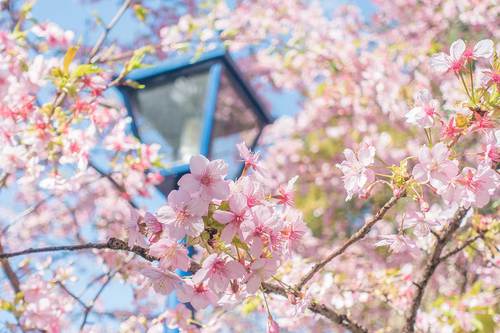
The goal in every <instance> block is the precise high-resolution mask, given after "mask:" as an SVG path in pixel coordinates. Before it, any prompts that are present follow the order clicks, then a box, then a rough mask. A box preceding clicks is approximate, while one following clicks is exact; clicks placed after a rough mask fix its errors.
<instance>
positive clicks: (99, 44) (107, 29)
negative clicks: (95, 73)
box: [89, 0, 132, 64]
mask: <svg viewBox="0 0 500 333" xmlns="http://www.w3.org/2000/svg"><path fill="white" fill-rule="evenodd" d="M131 3H132V0H125V1H124V2H123V4H122V6H121V7H120V9H118V11H117V12H116V14H115V16H114V17H113V18H112V19H111V22H109V24H108V25H107V26H106V27H105V28H104V31H103V32H102V34H101V36H99V39H98V40H97V43H96V44H95V46H94V47H93V48H92V51H90V55H89V63H90V64H93V63H95V62H96V61H97V59H96V57H95V56H96V55H97V53H98V52H99V50H100V49H101V47H102V45H103V44H104V41H105V40H106V38H107V37H108V34H109V32H110V31H111V29H113V27H114V26H115V25H116V23H118V21H119V20H120V18H121V17H122V16H123V14H125V12H126V11H127V9H128V7H129V6H130V5H131Z"/></svg>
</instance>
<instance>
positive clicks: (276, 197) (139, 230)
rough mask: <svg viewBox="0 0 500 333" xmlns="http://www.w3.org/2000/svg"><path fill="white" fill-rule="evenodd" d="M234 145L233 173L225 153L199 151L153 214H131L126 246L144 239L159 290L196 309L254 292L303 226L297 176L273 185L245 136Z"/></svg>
mask: <svg viewBox="0 0 500 333" xmlns="http://www.w3.org/2000/svg"><path fill="white" fill-rule="evenodd" d="M238 148H239V150H240V155H241V157H242V160H243V162H244V169H243V175H242V176H241V177H239V178H238V179H237V180H235V181H232V180H226V179H225V176H226V175H227V169H228V168H227V164H226V163H225V162H224V161H222V160H214V161H209V160H208V159H207V158H205V157H204V156H201V155H196V156H193V157H192V158H191V160H190V163H189V165H190V173H188V174H185V175H184V176H182V177H181V178H180V180H179V182H178V185H179V188H178V189H177V190H173V191H172V192H170V194H169V195H168V199H167V204H166V205H165V206H163V207H161V208H160V209H158V211H157V212H156V214H151V213H145V214H144V215H143V216H140V215H139V214H137V213H133V214H132V216H133V217H132V220H131V225H130V227H129V246H130V247H133V246H134V245H139V246H146V247H147V248H148V254H149V255H151V256H153V257H155V258H157V259H158V261H157V262H154V263H153V264H152V265H151V266H150V267H147V268H144V269H142V274H143V275H144V276H146V277H147V278H148V279H149V280H150V282H151V285H152V287H153V288H154V290H155V291H156V292H158V293H161V294H169V293H170V292H172V291H176V295H177V297H178V299H179V300H180V301H181V302H183V303H189V304H191V305H192V307H193V308H194V309H195V310H201V309H204V308H206V307H207V306H210V305H211V306H216V305H220V306H225V307H229V306H231V305H233V304H236V303H239V302H242V301H243V300H245V299H246V298H248V297H249V296H251V295H254V294H256V293H258V292H259V289H260V288H261V285H262V283H263V282H266V281H267V280H270V279H271V278H272V277H273V276H274V274H275V273H276V272H277V270H278V268H279V266H280V265H281V263H282V262H283V261H284V260H286V259H287V258H289V257H290V256H291V255H292V253H293V252H294V251H295V250H296V249H297V247H298V246H299V244H300V241H301V238H302V236H304V234H305V233H306V232H307V227H306V226H305V224H304V221H303V218H302V214H301V213H300V212H299V211H297V210H296V209H295V208H294V201H293V191H294V189H293V183H294V182H295V180H296V179H295V178H294V179H292V180H291V181H289V182H288V183H287V184H284V185H282V186H279V187H278V188H277V189H273V188H272V187H270V186H269V184H272V182H271V181H270V180H269V179H267V177H266V171H265V170H264V169H263V167H262V166H261V164H260V162H259V160H258V154H254V153H251V152H250V151H249V150H248V148H247V147H246V145H245V144H244V143H241V144H240V145H238ZM141 226H142V227H141ZM146 236H147V237H148V240H146V239H145V237H146ZM189 248H192V249H193V250H194V255H193V258H190V257H189V256H188V253H189ZM195 258H196V259H195ZM195 260H196V261H198V262H199V263H198V265H199V267H198V265H195V266H196V267H197V269H196V271H195V272H194V274H193V275H192V276H189V277H183V278H181V277H180V276H179V275H178V274H176V271H184V272H188V271H189V270H190V268H191V267H192V266H193V263H192V261H195ZM191 270H192V269H191ZM184 319H185V320H184V321H180V322H179V324H178V325H179V327H181V328H183V329H186V325H188V326H189V325H190V321H189V317H187V316H186V317H185V318H184Z"/></svg>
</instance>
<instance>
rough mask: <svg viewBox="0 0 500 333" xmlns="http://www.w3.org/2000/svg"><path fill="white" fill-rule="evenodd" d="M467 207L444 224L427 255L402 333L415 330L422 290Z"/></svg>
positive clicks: (415, 283) (411, 332)
mask: <svg viewBox="0 0 500 333" xmlns="http://www.w3.org/2000/svg"><path fill="white" fill-rule="evenodd" d="M467 211H468V208H463V207H460V208H459V209H458V211H457V212H456V213H455V216H454V217H453V219H452V220H451V221H450V223H448V225H446V226H445V227H444V229H443V231H442V232H441V234H440V236H439V237H438V238H437V240H436V243H435V244H434V246H433V248H432V251H431V253H430V254H429V256H428V257H427V262H426V264H425V266H424V269H423V271H422V273H421V275H420V277H419V278H418V280H417V281H416V282H413V284H414V285H415V286H416V287H417V292H416V293H415V295H414V296H413V299H412V302H411V306H410V307H409V308H408V309H407V311H406V314H405V318H406V320H405V326H404V328H403V331H402V332H403V333H413V332H415V320H416V319H417V312H418V309H419V307H420V304H421V303H422V298H423V296H424V291H425V288H426V286H427V284H428V283H429V280H430V278H431V277H432V275H433V274H434V271H435V270H436V268H437V267H438V266H439V264H440V263H441V253H442V252H443V249H444V247H445V246H446V244H447V243H448V242H449V241H450V239H451V237H452V236H453V234H454V233H455V232H456V231H457V229H458V227H459V226H460V222H461V221H462V219H463V218H464V216H465V214H466V213H467Z"/></svg>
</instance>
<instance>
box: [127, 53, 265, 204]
mask: <svg viewBox="0 0 500 333" xmlns="http://www.w3.org/2000/svg"><path fill="white" fill-rule="evenodd" d="M128 79H131V80H133V81H136V82H138V83H140V84H143V85H144V86H145V88H144V89H134V88H131V87H129V86H120V87H119V91H120V92H121V95H122V96H123V100H124V103H125V106H126V108H127V110H128V112H129V115H130V116H131V118H132V131H133V132H134V134H135V135H136V136H137V137H138V138H139V139H140V140H141V141H142V142H145V143H154V142H156V143H160V145H161V151H160V152H161V154H162V156H164V159H163V161H162V162H164V164H165V165H166V166H167V168H166V169H165V170H163V176H164V177H165V182H164V183H163V184H162V185H161V186H160V187H159V189H160V191H161V192H162V193H164V194H168V192H169V191H170V190H172V189H173V188H175V186H176V183H177V180H178V179H179V177H180V176H182V175H183V174H185V173H186V172H188V171H189V164H188V163H189V159H190V157H191V156H192V155H194V154H202V155H204V156H206V157H207V158H210V159H218V158H221V159H224V160H226V162H228V165H229V176H230V177H235V176H237V175H238V173H239V172H241V163H238V154H237V150H236V144H237V143H240V142H242V141H244V142H245V143H246V144H247V145H248V146H249V147H253V146H255V144H256V142H257V140H258V138H259V136H260V134H261V132H262V129H263V127H264V126H265V125H267V124H269V123H271V122H272V118H271V117H270V115H269V114H268V113H267V112H266V111H265V109H264V106H263V104H262V103H261V102H260V101H259V99H258V98H257V96H256V94H255V93H254V92H253V91H252V89H251V87H250V86H249V85H248V83H247V82H246V81H245V80H244V78H243V76H242V74H241V72H240V71H239V70H238V68H237V67H236V65H235V63H234V61H233V60H232V59H231V57H230V56H229V54H228V53H227V52H226V51H225V50H216V51H212V52H209V53H206V54H204V55H202V56H201V57H200V58H198V59H197V60H196V61H195V62H193V61H192V59H191V58H189V59H183V60H178V61H170V62H167V63H164V64H160V65H159V66H156V67H152V68H147V69H141V70H137V71H134V72H133V73H131V74H130V75H129V76H128Z"/></svg>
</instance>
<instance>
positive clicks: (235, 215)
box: [214, 193, 248, 243]
mask: <svg viewBox="0 0 500 333" xmlns="http://www.w3.org/2000/svg"><path fill="white" fill-rule="evenodd" d="M246 203H247V201H246V200H245V197H244V196H243V195H242V194H239V193H235V194H233V195H232V196H231V197H230V198H229V211H224V210H216V211H215V212H214V219H215V220H217V221H218V222H220V223H222V224H224V225H225V227H224V229H223V230H222V234H221V239H222V240H223V241H224V242H226V243H230V242H231V241H232V239H233V237H234V236H235V235H236V236H238V237H240V238H242V234H241V229H240V226H241V224H242V223H243V222H244V221H245V219H247V218H248V210H247V209H248V208H247V204H246Z"/></svg>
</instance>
